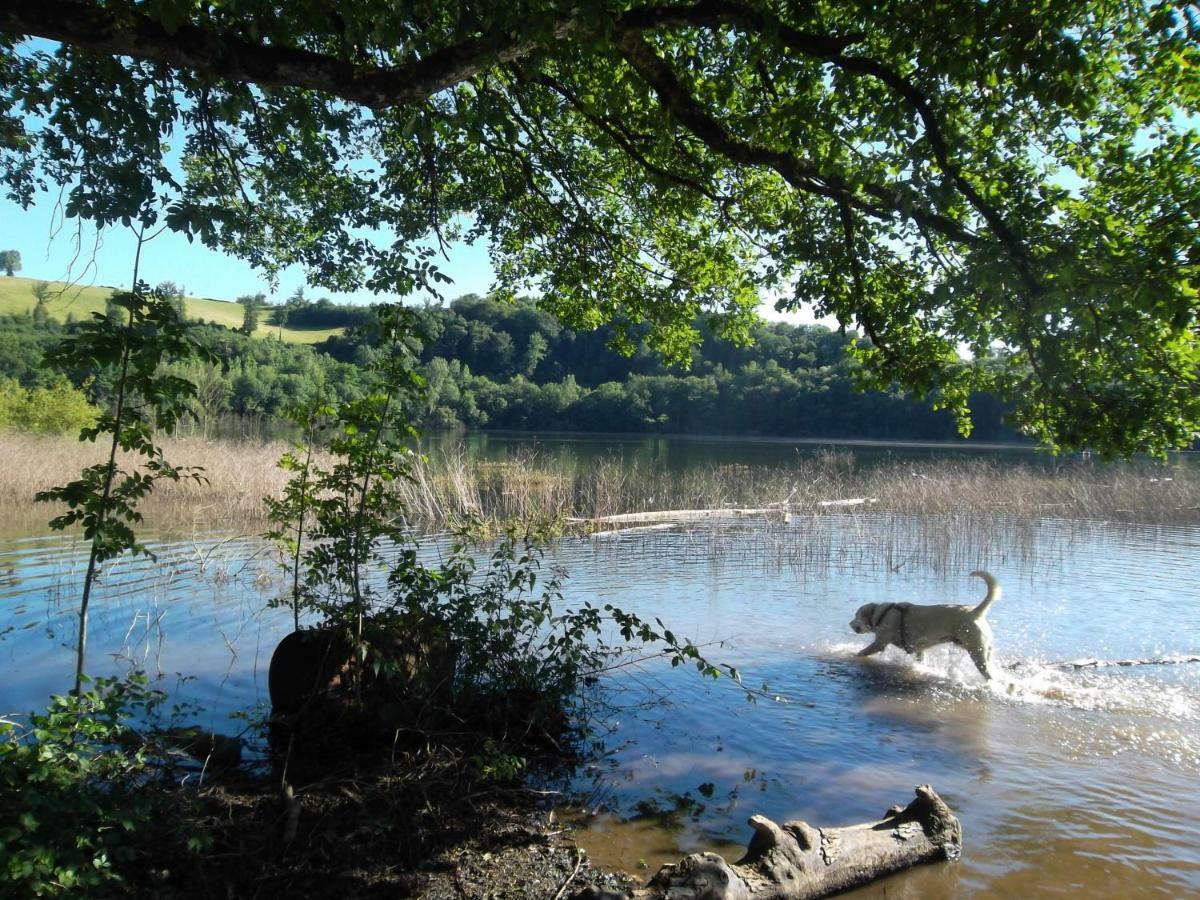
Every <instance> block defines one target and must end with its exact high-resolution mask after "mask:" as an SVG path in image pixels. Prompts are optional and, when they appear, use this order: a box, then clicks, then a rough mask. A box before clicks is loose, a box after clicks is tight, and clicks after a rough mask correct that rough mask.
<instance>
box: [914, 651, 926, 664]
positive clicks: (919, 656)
mask: <svg viewBox="0 0 1200 900" xmlns="http://www.w3.org/2000/svg"><path fill="white" fill-rule="evenodd" d="M912 658H913V659H914V660H916V661H917V662H925V651H924V650H914V651H913V652H912Z"/></svg>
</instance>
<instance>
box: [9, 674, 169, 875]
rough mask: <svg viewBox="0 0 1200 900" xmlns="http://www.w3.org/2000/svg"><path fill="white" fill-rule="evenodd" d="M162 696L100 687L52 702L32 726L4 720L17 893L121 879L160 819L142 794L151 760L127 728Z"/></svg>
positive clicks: (106, 684)
mask: <svg viewBox="0 0 1200 900" xmlns="http://www.w3.org/2000/svg"><path fill="white" fill-rule="evenodd" d="M160 699H161V695H160V694H158V693H157V692H153V691H148V690H146V689H145V687H144V681H143V680H132V681H124V682H120V681H115V680H98V681H96V682H95V683H94V685H93V686H92V688H91V689H90V690H87V691H84V692H82V693H81V694H80V695H79V696H78V697H76V696H62V697H53V698H52V699H51V703H50V707H49V709H48V710H47V711H46V712H45V713H44V714H34V715H31V716H30V717H29V723H28V725H27V726H26V727H24V728H20V727H19V726H18V725H17V724H16V723H14V722H12V721H8V720H0V808H2V809H3V810H4V817H3V821H0V880H3V881H4V882H6V884H7V889H8V890H10V891H12V892H13V896H34V897H41V896H50V895H55V894H60V893H66V892H70V891H79V890H82V891H88V892H91V891H94V890H98V889H100V888H102V887H103V886H105V885H110V886H115V884H114V883H116V882H120V881H121V880H122V878H121V875H120V874H119V869H120V865H121V864H122V863H125V862H128V861H130V860H132V859H133V858H134V856H135V855H136V851H135V849H134V847H135V839H136V832H137V831H138V830H139V829H140V828H141V827H142V826H144V825H146V824H147V823H148V822H149V821H150V819H151V812H152V811H151V808H150V803H149V798H148V795H147V793H146V792H144V791H142V790H140V788H141V786H142V784H143V783H144V780H145V776H146V774H147V761H146V758H145V756H144V755H143V751H142V750H141V749H138V746H139V743H140V742H136V741H131V740H130V739H131V738H133V737H135V736H134V734H133V732H132V731H131V729H130V728H129V726H128V724H127V722H128V719H129V718H130V716H131V715H132V714H133V712H135V711H136V710H139V709H142V710H147V709H149V708H150V707H153V706H154V705H156V704H157V703H158V702H159V700H160ZM130 747H133V748H134V749H129V748H130Z"/></svg>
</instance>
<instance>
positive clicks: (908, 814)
mask: <svg viewBox="0 0 1200 900" xmlns="http://www.w3.org/2000/svg"><path fill="white" fill-rule="evenodd" d="M916 793H917V797H916V799H915V800H913V801H912V802H911V803H910V804H908V806H907V807H904V808H903V809H901V808H900V807H898V806H895V807H892V809H890V810H888V812H887V814H886V815H885V816H884V817H883V818H882V819H880V820H879V821H878V822H866V823H863V824H860V825H848V826H846V827H844V828H813V827H812V826H811V825H808V824H807V823H805V822H785V823H784V824H783V825H777V824H776V823H774V822H772V821H771V820H770V819H767V818H765V817H764V816H753V817H751V819H750V825H751V826H753V828H754V836H753V837H751V839H750V846H749V847H748V849H747V850H746V855H745V856H743V857H742V858H741V859H740V860H738V861H737V862H736V863H732V864H730V863H727V862H726V861H725V860H724V859H723V858H722V857H720V856H718V855H717V854H715V853H693V854H692V855H691V856H688V857H685V858H684V859H683V860H681V861H680V862H678V863H674V864H672V865H667V866H663V867H662V868H661V869H660V870H659V871H658V874H657V875H655V876H654V878H652V879H651V880H650V883H649V884H648V885H647V886H646V887H644V888H639V889H637V890H635V891H634V892H633V894H632V895H629V894H624V895H622V894H613V893H611V892H607V891H601V890H598V889H596V888H594V887H588V888H585V889H584V890H583V891H580V892H579V893H577V894H576V895H575V897H576V900H617V898H626V900H631V898H632V900H668V898H669V900H806V898H812V897H826V896H828V895H830V894H834V893H837V892H838V891H844V890H846V889H848V888H851V887H854V886H855V885H860V884H865V883H866V882H868V881H874V880H875V879H876V878H882V877H883V876H884V875H890V874H892V873H894V872H899V871H900V870H902V869H907V868H909V867H911V866H914V865H917V864H918V863H923V862H933V861H936V860H942V859H949V860H954V859H958V857H959V855H960V854H961V852H962V828H961V826H960V825H959V823H958V819H957V818H955V817H954V814H953V813H952V812H951V811H950V808H949V807H948V806H947V805H946V804H945V802H943V800H942V798H941V797H939V796H938V795H937V793H936V792H935V791H934V790H933V788H931V787H930V786H929V785H921V786H920V787H918V788H917V789H916Z"/></svg>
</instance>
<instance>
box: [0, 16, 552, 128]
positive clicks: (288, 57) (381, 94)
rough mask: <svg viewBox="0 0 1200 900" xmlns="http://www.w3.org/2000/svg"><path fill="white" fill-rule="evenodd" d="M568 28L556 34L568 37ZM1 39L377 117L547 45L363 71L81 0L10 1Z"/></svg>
mask: <svg viewBox="0 0 1200 900" xmlns="http://www.w3.org/2000/svg"><path fill="white" fill-rule="evenodd" d="M574 27H575V26H574V23H573V22H571V21H569V20H566V21H562V22H560V23H558V25H557V26H556V27H555V28H554V29H552V31H551V34H552V36H553V37H558V38H561V37H565V36H566V35H567V34H569V33H570V32H571V31H572V29H573V28H574ZM0 31H3V32H7V33H9V34H20V35H33V36H35V37H42V38H49V39H51V40H56V41H61V42H62V43H64V44H70V45H71V46H74V47H81V48H84V49H87V50H92V51H95V52H99V53H108V54H112V55H116V56H129V57H132V58H134V59H142V60H151V61H154V62H161V63H165V64H166V65H169V66H171V67H173V68H179V69H189V70H192V71H194V72H197V73H199V74H201V75H204V76H208V77H212V78H220V79H225V80H229V81H237V82H243V83H249V84H256V85H260V86H262V87H298V88H305V89H308V90H313V91H318V92H320V93H323V94H327V95H329V96H333V97H340V98H341V99H343V100H348V101H350V102H351V103H357V104H361V105H363V106H367V107H370V108H372V109H384V108H387V107H391V106H403V105H409V104H415V103H420V102H422V101H424V100H427V99H428V98H429V97H431V96H432V95H433V94H436V93H437V92H439V91H442V90H445V89H446V88H448V87H452V86H453V85H455V84H458V83H460V82H462V81H465V80H467V79H469V78H472V77H473V76H475V75H478V74H479V73H481V72H483V71H486V70H487V69H489V68H491V67H492V66H495V65H498V64H500V63H505V62H511V61H513V60H516V59H520V58H522V57H523V56H527V55H528V54H529V53H531V52H533V51H534V50H536V49H537V48H538V47H539V46H541V45H542V43H543V42H544V40H545V36H544V35H543V36H542V37H541V38H540V39H536V40H535V39H531V38H521V37H519V36H518V37H511V36H508V35H502V36H499V37H493V36H490V35H485V36H484V37H480V38H473V39H470V40H465V41H461V42H459V43H457V44H452V45H449V46H446V47H442V48H439V49H438V50H435V51H433V52H432V53H430V54H429V55H427V56H425V57H423V58H421V59H416V60H413V61H412V62H409V63H407V64H405V65H401V66H394V67H381V66H362V65H358V64H357V63H352V62H349V61H347V60H344V59H340V58H338V57H336V56H331V55H328V54H324V53H314V52H311V51H309V50H302V49H298V48H295V47H287V46H282V45H279V44H262V43H257V42H254V41H248V40H246V39H244V38H242V37H240V36H239V35H236V34H233V33H229V32H225V31H218V30H214V29H210V28H205V27H201V26H198V25H192V24H183V25H180V26H179V27H178V28H176V29H174V30H173V31H168V29H167V28H165V27H164V26H163V25H162V23H161V22H159V21H158V20H156V19H154V18H151V17H150V16H146V15H140V14H136V13H129V12H124V13H122V14H121V15H119V16H118V15H117V14H115V13H113V12H112V11H111V10H108V9H103V8H100V7H98V6H96V5H94V4H91V3H83V2H78V0H4V3H3V4H2V5H0Z"/></svg>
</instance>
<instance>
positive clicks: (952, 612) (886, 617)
mask: <svg viewBox="0 0 1200 900" xmlns="http://www.w3.org/2000/svg"><path fill="white" fill-rule="evenodd" d="M971 574H972V575H974V576H976V577H977V578H982V579H983V580H984V583H985V584H987V589H988V591H987V596H986V597H984V598H983V602H982V603H980V604H979V605H978V606H976V607H974V608H972V607H970V606H956V605H951V604H948V603H943V604H937V605H935V606H918V605H916V604H913V603H868V604H867V605H866V606H860V607H859V609H858V612H856V613H855V614H854V619H853V621H851V623H850V628H851V629H852V630H853V631H854V633H855V634H866V633H867V632H868V631H870V632H874V634H875V640H873V641H871V643H870V644H869V645H868V646H866V647H864V648H863V649H862V650H860V651H858V655H859V656H870V655H871V654H872V653H879V652H880V651H882V650H883V649H884V648H885V647H887V645H888V644H894V645H895V646H897V647H899V648H900V649H901V650H903V651H904V652H905V653H911V654H912V655H913V656H914V657H915V658H916V659H917V660H918V661H920V659H921V656H922V654H923V653H924V652H925V651H926V650H928V649H929V648H930V647H933V646H936V645H937V644H946V643H950V644H958V646H960V647H962V648H963V649H964V650H966V651H967V653H969V654H971V661H972V662H974V663H975V668H977V669H978V670H979V671H980V673H981V674H982V675H983V677H984V678H987V679H991V678H992V677H993V675H992V629H991V626H989V625H988V623H987V619H985V618H984V616H985V615H986V614H987V611H988V607H989V606H991V605H992V604H993V603H994V602H995V601H996V600H998V599H999V598H1000V585H999V584H997V583H996V579H995V578H993V577H992V576H991V575H990V574H988V573H987V572H984V571H982V570H980V571H976V572H972V573H971Z"/></svg>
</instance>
